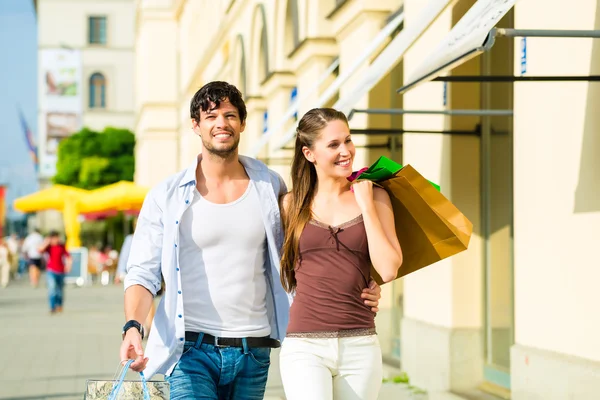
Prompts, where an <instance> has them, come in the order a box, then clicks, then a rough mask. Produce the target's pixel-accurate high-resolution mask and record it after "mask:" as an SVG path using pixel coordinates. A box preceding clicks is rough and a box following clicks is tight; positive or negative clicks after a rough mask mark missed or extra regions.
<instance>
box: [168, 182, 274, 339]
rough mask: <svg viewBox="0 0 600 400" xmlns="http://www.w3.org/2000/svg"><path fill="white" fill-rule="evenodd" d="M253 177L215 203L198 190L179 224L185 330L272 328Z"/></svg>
mask: <svg viewBox="0 0 600 400" xmlns="http://www.w3.org/2000/svg"><path fill="white" fill-rule="evenodd" d="M261 215H262V214H261V212H260V201H259V197H258V193H257V191H256V188H255V186H254V183H253V182H252V181H250V182H249V184H248V189H246V192H245V193H244V194H243V195H242V196H241V197H240V198H239V199H237V200H236V201H234V202H232V203H227V204H214V203H211V202H209V201H207V200H206V199H204V198H203V197H202V196H201V195H200V193H199V192H198V191H197V190H195V193H194V199H193V200H192V204H191V205H190V207H189V208H188V209H187V210H186V212H185V213H184V214H183V216H182V218H181V222H180V228H179V229H180V230H179V245H180V246H181V248H180V250H179V268H181V282H182V292H183V310H184V315H183V318H184V321H185V330H186V331H194V332H204V333H208V334H211V335H214V336H219V337H260V336H268V335H269V334H270V333H271V327H270V325H269V318H268V316H267V306H266V296H267V281H266V276H265V251H266V233H265V226H264V223H263V220H262V217H261Z"/></svg>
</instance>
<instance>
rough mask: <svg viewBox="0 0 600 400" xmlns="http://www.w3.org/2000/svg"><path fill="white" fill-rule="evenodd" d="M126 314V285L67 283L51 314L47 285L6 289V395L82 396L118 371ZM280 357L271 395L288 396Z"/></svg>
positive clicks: (30, 399)
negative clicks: (60, 304) (59, 310)
mask: <svg viewBox="0 0 600 400" xmlns="http://www.w3.org/2000/svg"><path fill="white" fill-rule="evenodd" d="M123 318H124V317H123V291H122V287H121V286H108V287H99V286H94V287H86V288H73V287H67V288H66V301H65V311H64V313H63V314H61V315H50V313H49V310H48V305H47V301H46V289H45V288H44V287H40V288H39V289H32V288H30V287H29V286H28V285H27V284H26V282H25V281H24V280H22V281H18V282H12V284H11V285H10V286H9V287H8V288H6V289H4V290H2V289H0V327H1V328H0V360H1V362H0V400H42V399H51V400H63V399H64V400H71V399H77V400H81V399H82V398H83V394H84V391H85V383H86V379H111V378H112V377H113V376H114V374H115V372H116V369H117V368H118V364H119V355H118V349H119V345H120V343H121V332H120V329H121V327H122V326H123ZM276 360H277V357H276V354H274V357H273V361H274V363H273V366H272V368H271V374H270V377H269V383H268V389H267V395H266V397H265V399H268V400H280V399H283V398H284V396H283V390H282V387H281V382H280V380H279V367H278V365H277V364H275V362H276ZM128 379H137V378H136V374H134V373H131V372H130V373H129V374H128Z"/></svg>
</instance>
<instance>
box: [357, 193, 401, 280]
mask: <svg viewBox="0 0 600 400" xmlns="http://www.w3.org/2000/svg"><path fill="white" fill-rule="evenodd" d="M353 189H354V195H355V196H356V201H357V203H358V206H359V208H360V209H361V211H362V214H363V221H364V224H365V229H366V231H367V241H368V245H369V254H370V256H371V262H372V263H373V267H374V268H375V270H376V271H377V273H378V274H379V276H381V279H382V280H383V281H384V282H389V281H392V280H394V279H395V278H396V276H397V274H398V269H399V268H400V265H402V248H401V247H400V243H399V242H398V236H397V235H396V228H395V225H394V212H393V210H392V202H391V200H390V196H389V195H388V194H387V192H386V191H385V190H383V189H380V188H373V183H372V182H371V181H361V182H357V183H355V184H354V185H353Z"/></svg>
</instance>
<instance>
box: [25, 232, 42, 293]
mask: <svg viewBox="0 0 600 400" xmlns="http://www.w3.org/2000/svg"><path fill="white" fill-rule="evenodd" d="M43 243H44V237H43V236H42V234H41V233H40V231H39V230H38V229H34V230H33V232H31V233H30V234H29V235H27V236H26V237H25V241H24V242H23V247H22V249H21V251H22V252H23V253H24V254H25V256H26V258H27V263H28V264H29V283H31V286H32V287H34V288H37V287H38V285H39V282H40V275H41V274H42V253H40V247H42V244H43Z"/></svg>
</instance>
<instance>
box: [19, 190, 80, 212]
mask: <svg viewBox="0 0 600 400" xmlns="http://www.w3.org/2000/svg"><path fill="white" fill-rule="evenodd" d="M86 193H88V191H87V190H84V189H78V188H75V187H71V186H64V185H54V186H52V187H49V188H47V189H42V190H40V191H39V192H35V193H32V194H30V195H27V196H23V197H19V198H18V199H16V200H15V201H14V203H13V206H14V208H15V209H16V210H19V211H21V212H24V213H30V212H36V211H44V210H58V211H62V210H63V209H64V207H65V200H66V199H67V198H71V197H72V196H75V197H81V196H83V195H85V194H86Z"/></svg>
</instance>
